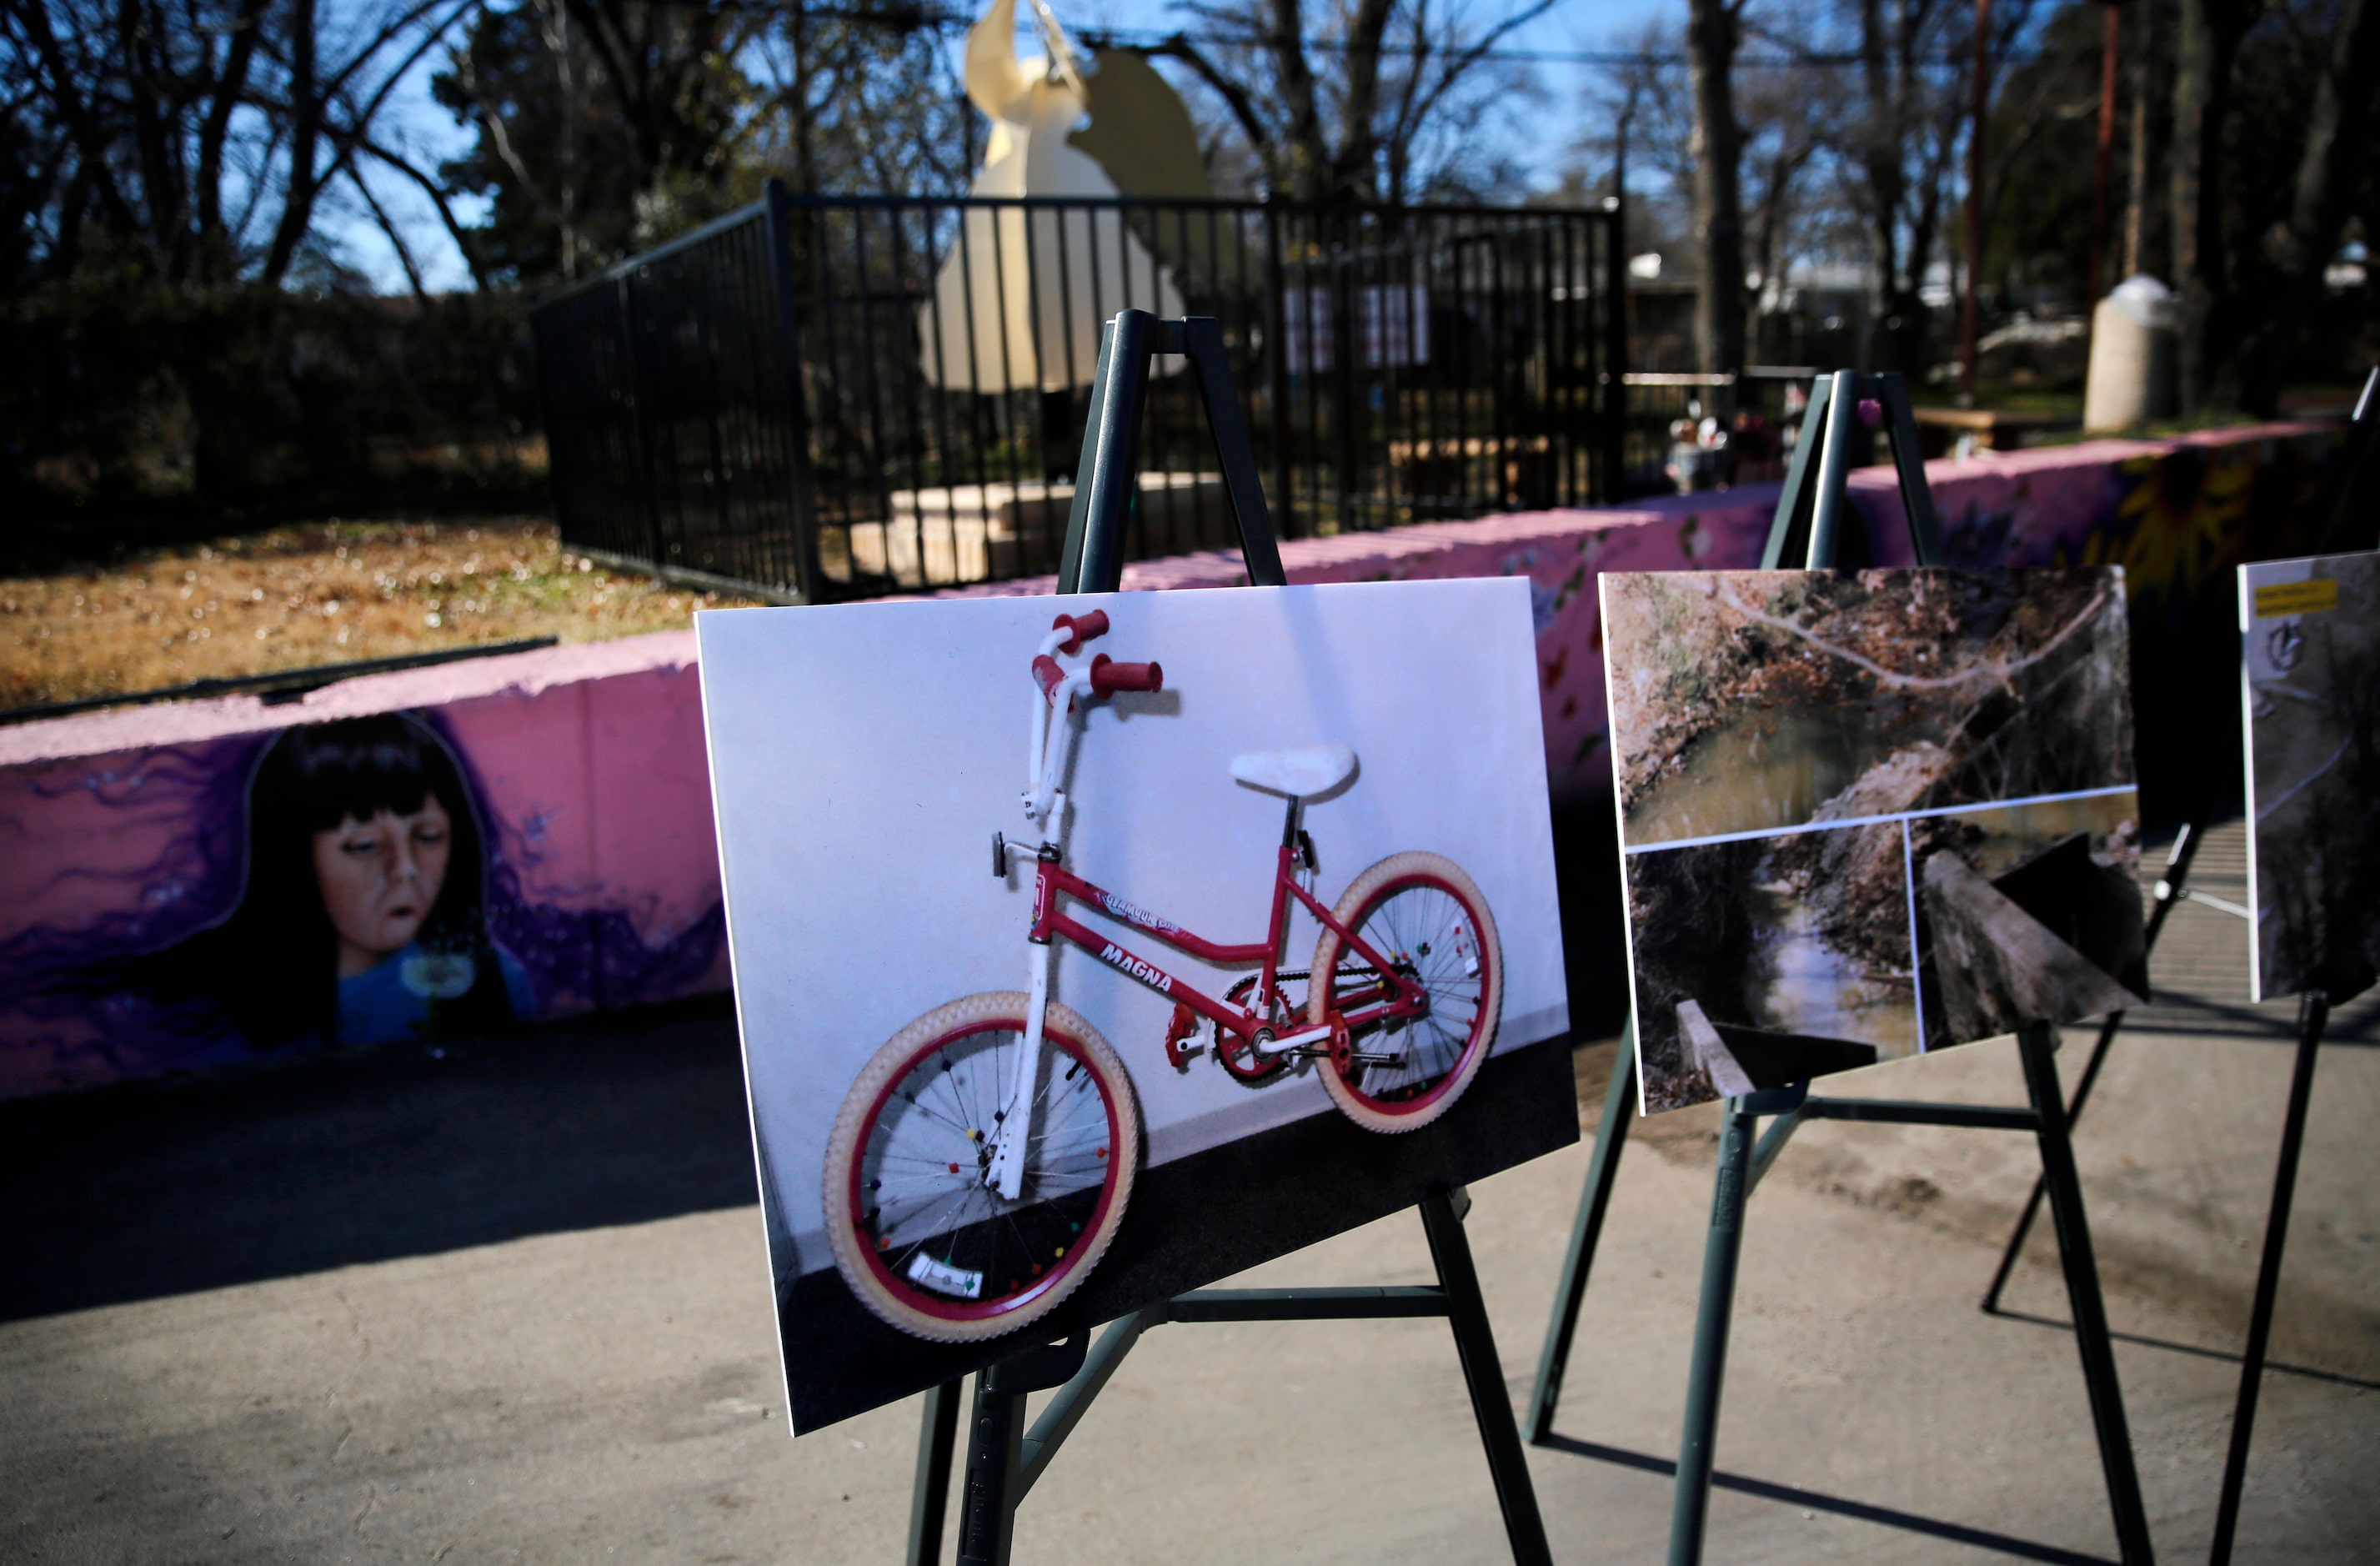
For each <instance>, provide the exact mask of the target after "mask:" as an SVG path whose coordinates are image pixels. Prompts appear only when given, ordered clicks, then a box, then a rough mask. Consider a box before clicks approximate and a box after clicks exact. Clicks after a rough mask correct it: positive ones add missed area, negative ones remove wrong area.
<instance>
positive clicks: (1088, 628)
mask: <svg viewBox="0 0 2380 1566" xmlns="http://www.w3.org/2000/svg"><path fill="white" fill-rule="evenodd" d="M1050 630H1062V631H1064V632H1066V641H1065V642H1063V643H1062V645H1061V646H1060V647H1059V649H1058V650H1059V651H1060V652H1062V653H1063V654H1065V655H1067V656H1069V657H1072V656H1073V655H1075V654H1076V653H1079V652H1081V651H1082V650H1083V643H1084V642H1094V641H1097V640H1098V639H1099V638H1100V637H1102V636H1105V635H1106V634H1107V633H1108V612H1107V611H1106V610H1105V609H1093V610H1092V611H1091V612H1090V613H1089V614H1087V615H1060V616H1059V617H1058V618H1056V619H1054V620H1051V621H1050Z"/></svg>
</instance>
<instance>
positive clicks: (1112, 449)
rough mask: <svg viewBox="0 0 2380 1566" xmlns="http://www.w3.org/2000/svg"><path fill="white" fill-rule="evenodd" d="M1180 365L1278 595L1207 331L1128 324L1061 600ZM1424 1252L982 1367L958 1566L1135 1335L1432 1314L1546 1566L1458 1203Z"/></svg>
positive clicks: (1508, 1494) (1099, 423) (1109, 529)
mask: <svg viewBox="0 0 2380 1566" xmlns="http://www.w3.org/2000/svg"><path fill="white" fill-rule="evenodd" d="M1157 353H1178V354H1184V355H1186V356H1187V357H1188V358H1189V361H1190V367H1191V371H1192V373H1193V374H1194V375H1195V376H1196V380H1197V385H1198V395H1199V398H1200V400H1201V401H1202V402H1204V403H1205V405H1206V410H1207V421H1208V427H1209V429H1210V431H1211V432H1212V434H1213V435H1214V439H1215V452H1216V456H1217V458H1218V459H1219V460H1220V463H1221V465H1222V472H1223V486H1224V490H1225V493H1226V494H1227V495H1229V497H1230V499H1231V504H1232V514H1233V520H1235V521H1236V522H1237V523H1238V526H1239V532H1240V552H1241V554H1242V556H1243V557H1245V559H1246V561H1247V566H1248V580H1249V581H1250V582H1251V583H1253V584H1254V585H1257V586H1262V587H1280V586H1285V585H1286V584H1287V582H1288V578H1287V576H1286V575H1285V574H1284V573H1283V571H1282V569H1281V551H1280V549H1279V548H1278V547H1277V546H1276V545H1275V544H1274V542H1273V533H1272V523H1271V520H1270V518H1269V514H1268V513H1267V511H1266V509H1265V499H1264V491H1263V489H1262V488H1261V487H1260V486H1259V485H1258V483H1257V467H1256V456H1255V453H1254V451H1253V450H1252V449H1251V448H1250V447H1249V444H1248V436H1247V427H1246V425H1245V423H1244V422H1242V421H1241V418H1240V410H1239V404H1238V402H1237V400H1236V399H1235V398H1234V396H1233V391H1232V377H1231V370H1230V367H1229V365H1228V363H1227V362H1226V361H1225V360H1224V357H1223V335H1222V328H1221V326H1220V324H1218V323H1217V322H1216V321H1215V320H1214V319H1213V318H1211V317H1207V316H1195V315H1194V316H1192V317H1190V318H1189V319H1187V320H1180V321H1165V320H1160V319H1159V318H1158V317H1157V316H1155V315H1152V314H1150V313H1148V312H1146V311H1140V310H1126V311H1123V312H1118V313H1117V315H1116V316H1115V317H1114V318H1113V319H1112V320H1111V321H1109V322H1108V323H1107V324H1106V326H1105V327H1104V328H1102V330H1101V332H1100V334H1099V367H1098V370H1097V371H1096V373H1095V375H1094V378H1093V380H1092V382H1091V402H1090V417H1089V423H1088V427H1087V430H1086V431H1085V434H1084V437H1083V458H1082V463H1081V467H1080V470H1079V475H1080V476H1079V477H1078V479H1077V481H1076V483H1075V503H1074V508H1073V510H1072V512H1071V513H1070V514H1069V516H1068V518H1067V522H1066V545H1065V554H1064V556H1063V557H1062V565H1061V567H1060V569H1059V573H1058V591H1059V592H1061V593H1078V592H1079V593H1113V592H1116V591H1117V590H1118V588H1119V585H1120V581H1121V578H1122V576H1123V521H1124V513H1125V510H1126V508H1127V507H1128V505H1129V504H1130V501H1131V498H1132V493H1133V487H1134V483H1135V476H1136V472H1137V470H1136V467H1135V460H1134V447H1135V443H1136V441H1137V438H1138V434H1139V429H1140V420H1141V411H1142V408H1143V405H1144V404H1145V403H1146V401H1147V392H1148V361H1149V356H1150V355H1152V354H1157ZM1420 1205H1421V1221H1422V1229H1423V1231H1424V1233H1425V1234H1426V1235H1427V1237H1428V1241H1429V1254H1430V1260H1431V1262H1432V1264H1433V1265H1434V1266H1436V1267H1437V1270H1438V1282H1437V1284H1436V1285H1435V1286H1434V1287H1420V1288H1392V1289H1384V1288H1344V1289H1328V1288H1326V1289H1202V1290H1199V1291H1196V1292H1193V1293H1188V1294H1182V1295H1177V1296H1176V1297H1174V1298H1173V1299H1171V1300H1164V1301H1160V1302H1159V1303H1156V1304H1154V1305H1151V1306H1148V1307H1147V1309H1145V1310H1142V1311H1139V1312H1136V1313H1135V1314H1134V1315H1128V1316H1124V1317H1123V1318H1121V1319H1119V1320H1117V1321H1114V1322H1111V1323H1110V1324H1109V1325H1108V1327H1107V1329H1106V1331H1104V1332H1103V1333H1101V1334H1100V1337H1099V1342H1098V1344H1097V1345H1096V1346H1093V1345H1091V1344H1090V1341H1089V1334H1088V1333H1087V1332H1083V1333H1078V1334H1076V1335H1075V1337H1074V1338H1072V1339H1070V1340H1067V1341H1066V1342H1063V1343H1058V1344H1050V1345H1041V1344H1033V1345H1030V1346H1028V1347H1026V1348H1025V1349H1023V1350H1021V1351H1020V1352H1017V1353H1014V1354H1012V1355H1010V1356H1009V1357H1008V1358H1006V1359H1003V1360H1001V1361H1000V1362H998V1363H997V1364H992V1365H990V1366H988V1367H987V1368H985V1369H984V1370H982V1371H981V1372H979V1373H978V1374H977V1376H976V1389H975V1410H974V1416H973V1419H972V1421H971V1422H970V1424H969V1426H968V1438H967V1458H966V1470H965V1489H964V1491H963V1492H962V1495H961V1501H960V1511H959V1543H958V1560H959V1566H1006V1563H1007V1561H1008V1559H1009V1550H1010V1546H1011V1544H1012V1542H1013V1539H1014V1532H1015V1525H1016V1508H1017V1506H1018V1504H1019V1503H1020V1502H1021V1501H1023V1500H1024V1499H1025V1496H1026V1492H1027V1491H1029V1490H1030V1489H1031V1488H1032V1487H1033V1484H1034V1482H1035V1481H1036V1480H1038V1478H1040V1476H1041V1474H1043V1472H1044V1471H1046V1470H1047V1469H1048V1468H1049V1466H1050V1459H1051V1458H1053V1457H1054V1456H1055V1455H1056V1454H1057V1450H1058V1447H1059V1444H1060V1443H1061V1442H1062V1441H1063V1440H1064V1439H1065V1438H1066V1437H1067V1435H1068V1433H1069V1432H1071V1431H1072V1430H1073V1429H1074V1427H1075V1425H1076V1424H1077V1423H1078V1422H1079V1421H1080V1420H1081V1419H1082V1417H1083V1415H1084V1413H1087V1411H1088V1410H1089V1407H1090V1403H1091V1400H1092V1399H1093V1398H1095V1397H1097V1396H1098V1395H1099V1389H1101V1388H1102V1387H1104V1386H1105V1385H1106V1384H1107V1381H1108V1378H1109V1377H1110V1376H1112V1375H1114V1374H1115V1369H1116V1366H1117V1365H1118V1364H1122V1363H1123V1357H1124V1355H1125V1354H1126V1353H1128V1352H1131V1350H1132V1347H1133V1345H1134V1344H1135V1342H1137V1341H1138V1340H1139V1339H1140V1335H1141V1334H1142V1333H1143V1332H1145V1331H1147V1329H1148V1328H1149V1327H1155V1326H1158V1325H1159V1324H1160V1323H1163V1322H1168V1321H1345V1320H1353V1319H1359V1318H1369V1317H1411V1316H1429V1315H1442V1316H1444V1317H1446V1318H1447V1322H1448V1325H1449V1326H1450V1327H1451V1328H1452V1329H1453V1333H1454V1347H1455V1352H1456V1354H1457V1355H1458V1357H1459V1358H1460V1359H1461V1360H1462V1363H1463V1379H1464V1381H1465V1382H1466V1383H1468V1385H1469V1388H1470V1391H1471V1408H1472V1413H1473V1415H1474V1416H1475V1418H1476V1419H1477V1421H1478V1424H1479V1438H1480V1442H1481V1444H1482V1445H1483V1446H1485V1447H1486V1449H1487V1453H1488V1474H1489V1475H1490V1476H1491V1477H1492V1478H1493V1479H1494V1481H1495V1485H1496V1499H1497V1504H1498V1505H1499V1506H1500V1508H1501V1510H1502V1511H1503V1517H1504V1532H1505V1535H1506V1537H1507V1538H1508V1539H1509V1540H1510V1541H1511V1544H1512V1559H1513V1560H1515V1561H1518V1562H1521V1563H1522V1566H1550V1562H1551V1560H1552V1556H1551V1554H1550V1552H1549V1551H1548V1548H1547V1546H1546V1530H1545V1523H1544V1521H1543V1519H1542V1518H1541V1517H1540V1516H1539V1515H1538V1511H1537V1498H1536V1489H1535V1488H1534V1487H1533V1486H1532V1485H1531V1484H1530V1481H1529V1470H1528V1463H1527V1461H1526V1459H1525V1458H1524V1455H1523V1453H1522V1450H1521V1438H1520V1431H1519V1429H1518V1427H1517V1426H1516V1425H1514V1423H1513V1420H1512V1403H1511V1402H1510V1401H1508V1399H1507V1398H1506V1395H1505V1391H1504V1375H1503V1371H1502V1368H1501V1367H1500V1364H1498V1361H1497V1357H1496V1340H1495V1335H1494V1334H1493V1333H1492V1332H1491V1331H1490V1330H1489V1328H1488V1307H1487V1303H1486V1302H1485V1301H1484V1300H1483V1299H1482V1298H1481V1296H1480V1293H1479V1275H1478V1272H1477V1270H1476V1269H1475V1266H1473V1263H1472V1259H1471V1247H1470V1244H1469V1242H1467V1241H1466V1240H1465V1239H1464V1238H1463V1214H1464V1213H1465V1212H1466V1211H1467V1210H1468V1209H1469V1207H1470V1199H1469V1197H1468V1196H1467V1195H1466V1194H1465V1193H1463V1191H1462V1190H1461V1189H1460V1188H1455V1189H1451V1190H1438V1191H1433V1192H1431V1193H1429V1194H1427V1196H1425V1197H1423V1198H1422V1201H1421V1204H1420ZM1051 1388H1055V1389H1057V1395H1056V1396H1055V1397H1053V1398H1051V1399H1050V1403H1049V1406H1048V1407H1047V1408H1045V1409H1044V1410H1043V1411H1042V1413H1041V1417H1040V1418H1038V1419H1037V1420H1035V1421H1034V1422H1033V1427H1032V1429H1030V1430H1029V1431H1028V1430H1026V1428H1025V1400H1026V1395H1027V1394H1028V1393H1031V1392H1036V1391H1044V1390H1048V1389H1051ZM958 1413H959V1384H958V1383H957V1382H956V1381H950V1382H945V1383H944V1384H942V1385H941V1386H939V1387H936V1388H933V1389H930V1390H929V1391H928V1392H927V1394H926V1409H925V1417H924V1420H923V1423H922V1426H921V1428H920V1430H919V1433H918V1438H917V1484H916V1487H915V1490H914V1492H913V1494H912V1498H911V1502H910V1512H909V1550H908V1556H907V1560H908V1561H909V1562H910V1566H931V1563H932V1562H933V1561H934V1560H936V1559H937V1558H938V1557H939V1556H940V1555H941V1542H942V1520H943V1514H944V1512H945V1511H946V1510H947V1509H948V1503H949V1497H950V1481H951V1459H952V1447H953V1442H954V1440H955V1438H956V1436H957V1432H958Z"/></svg>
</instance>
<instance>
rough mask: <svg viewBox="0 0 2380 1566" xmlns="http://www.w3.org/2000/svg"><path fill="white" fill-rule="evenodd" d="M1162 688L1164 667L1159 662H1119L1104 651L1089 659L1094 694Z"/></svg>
mask: <svg viewBox="0 0 2380 1566" xmlns="http://www.w3.org/2000/svg"><path fill="white" fill-rule="evenodd" d="M1164 689H1165V668H1164V666H1162V665H1160V664H1120V663H1117V662H1116V661H1115V660H1114V659H1113V658H1111V657H1109V656H1108V655H1106V654H1105V653H1101V654H1100V655H1099V656H1098V657H1096V658H1093V659H1092V660H1091V691H1092V692H1093V693H1094V694H1096V695H1100V696H1112V695H1114V694H1115V693H1116V692H1117V691H1162V690H1164Z"/></svg>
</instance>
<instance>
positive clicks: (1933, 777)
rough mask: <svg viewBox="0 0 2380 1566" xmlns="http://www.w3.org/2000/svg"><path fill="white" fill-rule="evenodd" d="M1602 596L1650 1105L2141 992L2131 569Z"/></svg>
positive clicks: (1878, 1056)
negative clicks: (2127, 585) (2127, 583)
mask: <svg viewBox="0 0 2380 1566" xmlns="http://www.w3.org/2000/svg"><path fill="white" fill-rule="evenodd" d="M1602 592H1603V609H1604V628H1605V631H1604V634H1605V643H1606V669H1607V671H1608V679H1609V682H1610V692H1611V713H1612V730H1611V731H1612V738H1613V747H1614V756H1615V760H1616V763H1617V765H1618V767H1619V769H1620V814H1621V841H1622V845H1623V847H1624V849H1625V850H1626V853H1627V892H1628V928H1629V940H1630V960H1631V968H1632V974H1633V983H1634V1001H1635V1005H1636V1016H1637V1019H1638V1027H1637V1040H1638V1049H1639V1055H1640V1068H1641V1080H1642V1083H1643V1093H1644V1108H1645V1112H1647V1113H1652V1112H1658V1110H1661V1109H1665V1108H1675V1107H1682V1106H1684V1105H1687V1104H1694V1103H1700V1102H1703V1101H1705V1100H1706V1099H1710V1098H1714V1097H1719V1096H1724V1095H1730V1094H1737V1093H1745V1092H1750V1091H1753V1090H1754V1089H1755V1088H1762V1087H1770V1086H1778V1085H1781V1084H1783V1083H1790V1082H1796V1081H1802V1080H1805V1079H1807V1078H1810V1077H1815V1076H1820V1075H1824V1074H1826V1073H1828V1072H1831V1071H1848V1070H1852V1069H1853V1068H1856V1067H1860V1066H1865V1065H1871V1064H1874V1063H1875V1062H1876V1061H1879V1060H1887V1059H1893V1058H1900V1057H1903V1056H1909V1055H1914V1054H1917V1053H1920V1052H1921V1051H1922V1050H1924V1049H1928V1048H1937V1047H1940V1046H1944V1045H1947V1044H1962V1043H1968V1042H1971V1041H1973V1040H1974V1039H1979V1038H1988V1037H1993V1036H1996V1035H1998V1034H2004V1033H2008V1032H2010V1031H2012V1030H2013V1029H2014V1028H2015V1027H2017V1026H2018V1025H2020V1024H2021V1023H2022V1022H2028V1021H2035V1020H2038V1021H2055V1022H2065V1021H2071V1020H2074V1019H2077V1018H2081V1017H2084V1016H2090V1015H2094V1014H2096V1013H2098V1012H2100V1011H2105V1010H2107V1009H2112V1008H2114V1007H2119V1006H2125V1005H2131V1004H2135V1003H2137V999H2138V997H2139V996H2141V995H2142V994H2143V993H2145V989H2146V984H2147V978H2146V974H2145V972H2144V968H2143V960H2142V922H2141V914H2140V904H2139V893H2138V863H2137V860H2138V854H2137V841H2138V837H2139V827H2138V810H2137V805H2136V802H2135V798H2134V795H2133V792H2132V787H2131V784H2132V759H2131V703H2130V699H2129V693H2128V689H2127V684H2126V680H2127V656H2128V651H2127V645H2126V634H2125V621H2124V599H2123V581H2122V576H2121V573H2120V571H2119V570H2117V569H2112V568H2102V569H2046V570H2029V571H1942V570H1925V571H1920V570H1892V571H1862V572H1856V573H1835V572H1812V571H1738V572H1704V573H1679V574H1661V575H1619V574H1615V575H1611V576H1607V577H1605V578H1604V579H1603V581H1602Z"/></svg>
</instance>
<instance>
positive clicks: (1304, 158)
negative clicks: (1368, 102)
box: [1272, 0, 1330, 201]
mask: <svg viewBox="0 0 2380 1566" xmlns="http://www.w3.org/2000/svg"><path fill="white" fill-rule="evenodd" d="M1272 20H1273V38H1272V48H1273V60H1274V68H1275V69H1276V70H1277V71H1278V72H1279V73H1280V77H1281V106H1282V107H1283V108H1284V109H1286V110H1287V111H1288V115H1287V118H1288V122H1289V123H1288V125H1287V126H1286V127H1285V134H1284V135H1283V137H1282V140H1283V141H1286V142H1287V143H1288V145H1287V146H1286V147H1285V148H1283V149H1282V153H1281V165H1282V166H1281V167H1279V168H1276V169H1275V170H1274V171H1273V176H1274V178H1275V180H1276V182H1277V183H1278V184H1281V185H1283V186H1286V187H1287V189H1286V190H1283V191H1282V192H1281V193H1282V194H1284V195H1286V196H1290V197H1292V198H1293V199H1295V200H1300V201H1313V200H1315V199H1317V198H1318V197H1320V196H1321V195H1323V194H1324V192H1325V188H1326V186H1327V184H1328V181H1329V179H1330V146H1329V144H1328V143H1327V142H1326V141H1325V140H1324V138H1323V135H1322V110H1321V106H1320V104H1318V102H1317V100H1316V97H1315V92H1314V67H1312V65H1310V64H1309V63H1308V62H1307V60H1306V58H1305V7H1304V6H1302V5H1301V4H1300V3H1299V0H1273V6H1272ZM1284 176H1285V177H1284Z"/></svg>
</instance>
